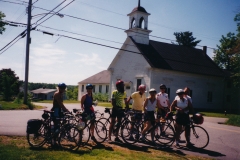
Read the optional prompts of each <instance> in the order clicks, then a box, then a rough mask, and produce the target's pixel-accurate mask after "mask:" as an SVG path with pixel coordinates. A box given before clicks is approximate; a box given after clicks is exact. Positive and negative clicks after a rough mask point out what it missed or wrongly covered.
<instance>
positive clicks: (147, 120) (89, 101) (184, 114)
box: [52, 80, 193, 147]
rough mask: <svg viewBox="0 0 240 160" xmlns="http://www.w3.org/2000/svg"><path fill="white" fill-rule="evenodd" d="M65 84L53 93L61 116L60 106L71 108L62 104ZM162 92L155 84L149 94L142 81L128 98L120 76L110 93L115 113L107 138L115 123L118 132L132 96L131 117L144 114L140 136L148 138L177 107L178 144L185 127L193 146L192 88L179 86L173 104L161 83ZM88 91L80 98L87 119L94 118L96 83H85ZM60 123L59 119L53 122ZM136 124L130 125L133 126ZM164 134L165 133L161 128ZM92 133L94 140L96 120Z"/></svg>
mask: <svg viewBox="0 0 240 160" xmlns="http://www.w3.org/2000/svg"><path fill="white" fill-rule="evenodd" d="M66 87H67V86H66V84H64V83H60V84H59V85H58V91H57V92H56V93H55V94H54V96H53V108H52V111H54V116H55V117H59V116H60V111H61V109H62V110H63V111H65V112H68V109H67V108H66V107H65V106H64V104H63V93H64V91H65V89H66ZM159 89H160V92H159V93H157V91H156V89H154V88H152V89H150V90H149V96H148V97H146V86H145V85H143V84H141V85H140V86H139V87H138V91H136V92H134V93H132V94H131V96H130V97H129V98H127V94H126V91H125V90H124V82H123V81H122V80H118V81H117V82H116V90H114V91H113V92H112V94H111V103H112V113H111V121H110V126H109V132H108V142H111V141H112V136H113V135H112V131H113V127H114V125H115V124H116V125H117V130H116V132H117V133H118V132H119V128H120V125H121V121H122V118H123V117H124V111H125V110H128V109H129V104H130V101H131V100H132V110H133V111H134V113H135V114H134V116H132V117H131V121H132V122H137V121H140V120H142V115H144V128H143V130H142V131H141V133H140V137H139V138H140V140H142V141H144V140H145V134H146V132H147V131H148V130H149V129H150V128H151V126H153V125H154V124H155V123H156V122H157V121H159V122H160V121H165V116H166V114H167V113H168V112H172V111H174V110H176V123H175V124H174V126H175V131H176V135H175V146H176V147H179V142H180V132H181V131H182V129H183V128H182V127H184V129H185V138H186V146H187V147H191V146H192V144H191V143H190V127H189V123H190V120H189V113H190V112H193V107H192V99H191V97H190V96H189V95H188V94H189V91H190V89H189V88H187V87H186V88H185V89H184V90H183V89H178V90H177V91H176V94H177V96H176V97H175V99H174V101H173V102H172V103H171V104H170V102H169V98H168V94H167V93H166V89H167V87H166V85H164V84H161V85H160V86H159ZM86 90H87V93H86V94H84V95H83V96H82V98H81V108H82V109H83V110H84V113H85V114H86V115H87V118H84V121H88V120H93V119H95V118H96V117H95V114H94V109H93V107H92V105H93V95H92V94H93V92H92V90H93V85H92V84H87V85H86ZM156 110H157V117H156V118H155V111H156ZM54 125H55V126H56V127H57V125H58V124H57V122H56V123H55V124H54ZM132 127H133V125H131V126H130V130H131V128H132ZM162 127H163V128H162V130H164V127H165V126H164V125H162ZM161 134H162V135H164V134H165V133H164V132H162V133H161ZM90 135H91V139H92V140H93V141H95V140H96V139H95V137H94V121H92V123H91V126H90ZM118 135H119V134H114V136H115V139H114V141H116V142H122V141H121V139H119V137H118ZM130 139H134V137H132V136H130Z"/></svg>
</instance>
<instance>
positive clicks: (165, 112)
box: [157, 107, 170, 118]
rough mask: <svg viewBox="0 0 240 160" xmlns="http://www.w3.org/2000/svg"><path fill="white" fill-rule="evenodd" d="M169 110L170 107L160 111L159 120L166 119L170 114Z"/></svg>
mask: <svg viewBox="0 0 240 160" xmlns="http://www.w3.org/2000/svg"><path fill="white" fill-rule="evenodd" d="M169 111H170V110H169V108H168V107H164V109H160V110H158V112H157V118H161V117H162V118H165V116H166V114H167V113H168V112H169Z"/></svg>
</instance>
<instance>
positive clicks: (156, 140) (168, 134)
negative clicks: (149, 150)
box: [121, 115, 175, 145]
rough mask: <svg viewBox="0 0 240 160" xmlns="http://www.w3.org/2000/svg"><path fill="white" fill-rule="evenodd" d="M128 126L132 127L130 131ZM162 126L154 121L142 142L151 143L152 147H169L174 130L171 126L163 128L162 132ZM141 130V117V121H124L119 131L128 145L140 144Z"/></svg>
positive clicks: (142, 125) (172, 140)
mask: <svg viewBox="0 0 240 160" xmlns="http://www.w3.org/2000/svg"><path fill="white" fill-rule="evenodd" d="M130 126H132V129H130ZM162 126H163V123H161V122H157V120H156V122H155V124H154V125H153V126H152V127H151V128H150V129H149V130H148V131H147V132H146V134H145V137H144V141H146V142H147V141H148V142H152V144H154V145H160V144H161V145H171V144H172V143H173V142H174V137H175V132H174V129H173V127H172V126H165V129H164V130H162ZM143 128H144V120H143V115H142V119H141V121H137V122H132V121H129V120H128V121H125V123H124V124H123V126H122V131H121V134H122V138H123V140H124V141H125V142H126V143H128V144H134V143H136V142H140V140H139V137H140V133H141V132H142V130H143ZM163 133H164V134H163Z"/></svg>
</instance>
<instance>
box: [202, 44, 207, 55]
mask: <svg viewBox="0 0 240 160" xmlns="http://www.w3.org/2000/svg"><path fill="white" fill-rule="evenodd" d="M203 55H204V56H206V55H207V46H203Z"/></svg>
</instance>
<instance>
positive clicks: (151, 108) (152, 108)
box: [145, 99, 157, 111]
mask: <svg viewBox="0 0 240 160" xmlns="http://www.w3.org/2000/svg"><path fill="white" fill-rule="evenodd" d="M146 101H148V102H147V106H146V107H145V109H146V110H147V111H155V108H156V106H157V99H155V101H154V102H153V103H152V102H151V101H150V100H149V99H146Z"/></svg>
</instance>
